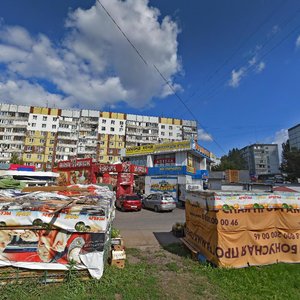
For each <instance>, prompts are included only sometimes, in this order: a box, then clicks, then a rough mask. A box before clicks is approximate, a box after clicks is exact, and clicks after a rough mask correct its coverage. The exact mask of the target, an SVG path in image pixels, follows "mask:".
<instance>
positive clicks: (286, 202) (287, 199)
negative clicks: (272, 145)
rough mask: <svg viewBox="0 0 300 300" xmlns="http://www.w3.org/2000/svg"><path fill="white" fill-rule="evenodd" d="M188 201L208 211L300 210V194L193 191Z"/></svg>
mask: <svg viewBox="0 0 300 300" xmlns="http://www.w3.org/2000/svg"><path fill="white" fill-rule="evenodd" d="M187 199H188V200H190V201H191V202H192V203H196V204H197V205H199V206H201V207H202V208H205V209H207V210H224V211H226V210H230V209H242V210H244V209H263V208H284V209H298V208H300V193H277V192H274V193H264V192H262V193H251V192H222V191H221V192H211V191H205V192H197V191H191V192H189V193H188V195H187Z"/></svg>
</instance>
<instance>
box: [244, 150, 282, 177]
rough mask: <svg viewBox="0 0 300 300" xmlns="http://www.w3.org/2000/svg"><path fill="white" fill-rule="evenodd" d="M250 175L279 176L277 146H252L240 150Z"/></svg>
mask: <svg viewBox="0 0 300 300" xmlns="http://www.w3.org/2000/svg"><path fill="white" fill-rule="evenodd" d="M241 153H242V156H243V157H244V159H245V160H246V162H247V165H248V169H249V173H250V174H251V175H262V174H279V173H280V171H279V154H278V145H277V144H253V145H249V146H246V147H244V148H242V149H241Z"/></svg>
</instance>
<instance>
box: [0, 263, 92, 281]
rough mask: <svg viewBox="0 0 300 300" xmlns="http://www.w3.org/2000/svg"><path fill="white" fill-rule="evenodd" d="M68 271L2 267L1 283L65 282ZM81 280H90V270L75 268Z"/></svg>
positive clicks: (0, 270)
mask: <svg viewBox="0 0 300 300" xmlns="http://www.w3.org/2000/svg"><path fill="white" fill-rule="evenodd" d="M68 272H70V271H62V270H31V269H25V268H15V267H1V268H0V285H5V284H8V283H22V282H24V281H26V280H37V281H40V282H41V283H51V282H63V281H66V280H67V276H68ZM72 272H75V274H76V276H78V277H79V278H80V279H81V280H89V279H91V276H90V274H89V272H88V270H74V271H72Z"/></svg>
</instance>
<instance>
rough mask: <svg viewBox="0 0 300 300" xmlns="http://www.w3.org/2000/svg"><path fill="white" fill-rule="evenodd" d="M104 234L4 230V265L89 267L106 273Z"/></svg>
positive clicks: (0, 239)
mask: <svg viewBox="0 0 300 300" xmlns="http://www.w3.org/2000/svg"><path fill="white" fill-rule="evenodd" d="M104 245H105V234H104V233H70V232H66V231H60V230H54V229H53V230H21V229H17V230H8V229H6V230H0V267H7V266H13V267H21V268H27V269H34V270H68V268H69V266H68V265H69V264H70V263H72V264H74V263H75V265H74V267H75V268H76V269H88V270H89V272H90V274H91V276H92V277H95V278H98V279H99V278H101V276H102V274H103V267H104V262H103V253H104Z"/></svg>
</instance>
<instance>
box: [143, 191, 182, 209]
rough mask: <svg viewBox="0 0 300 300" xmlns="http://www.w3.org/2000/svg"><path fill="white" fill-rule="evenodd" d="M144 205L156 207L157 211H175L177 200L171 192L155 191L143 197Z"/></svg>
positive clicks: (145, 206) (151, 207) (144, 206)
mask: <svg viewBox="0 0 300 300" xmlns="http://www.w3.org/2000/svg"><path fill="white" fill-rule="evenodd" d="M142 207H143V208H150V209H154V211H156V212H158V211H173V209H174V208H176V202H175V200H174V198H173V197H172V195H170V194H165V193H164V194H162V193H153V194H150V195H148V196H147V197H145V198H144V199H143V201H142Z"/></svg>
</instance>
